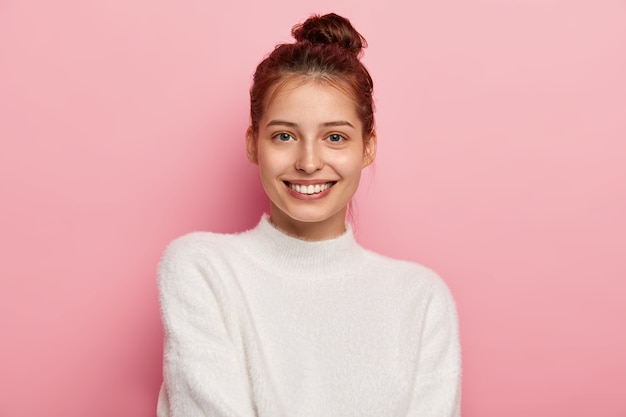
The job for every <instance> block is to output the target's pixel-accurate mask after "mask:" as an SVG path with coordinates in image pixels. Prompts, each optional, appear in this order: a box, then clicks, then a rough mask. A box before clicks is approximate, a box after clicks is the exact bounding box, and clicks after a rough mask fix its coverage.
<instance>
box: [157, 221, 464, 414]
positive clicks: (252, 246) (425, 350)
mask: <svg viewBox="0 0 626 417" xmlns="http://www.w3.org/2000/svg"><path fill="white" fill-rule="evenodd" d="M159 290H160V300H161V311H162V316H163V324H164V328H165V353H164V383H163V386H162V388H161V392H160V396H159V403H158V416H159V417H200V416H202V417H209V416H210V417H251V416H257V417H353V416H354V417H357V416H358V417H367V416H371V417H391V416H396V417H400V416H402V417H408V416H411V417H456V416H459V415H460V411H459V409H460V377H461V366H460V365H461V360H460V350H459V338H458V330H457V318H456V312H455V306H454V301H453V299H452V297H451V295H450V293H449V291H448V289H447V287H446V286H445V284H444V283H443V281H442V280H441V279H440V278H439V277H438V276H437V275H436V274H435V273H433V272H432V271H431V270H429V269H427V268H425V267H423V266H420V265H417V264H414V263H410V262H404V261H398V260H394V259H390V258H387V257H384V256H381V255H378V254H376V253H373V252H371V251H368V250H366V249H364V248H362V247H361V246H359V245H358V244H357V242H356V241H355V239H354V236H353V233H352V231H351V230H350V229H349V228H348V230H347V232H346V233H344V234H343V235H341V236H340V237H338V238H335V239H330V240H324V241H318V242H311V241H305V240H301V239H298V238H294V237H291V236H288V235H286V234H284V233H283V232H281V231H280V230H277V229H276V228H274V227H273V226H272V224H271V223H270V222H269V220H268V218H267V217H266V216H264V217H263V218H262V219H261V221H260V223H259V224H258V226H257V227H256V228H254V229H252V230H249V231H247V232H243V233H240V234H232V235H224V234H215V233H208V232H196V233H191V234H188V235H186V236H183V237H181V238H179V239H176V240H175V241H173V242H172V243H171V244H170V245H169V247H168V248H167V250H166V252H165V254H164V256H163V259H162V261H161V264H160V267H159Z"/></svg>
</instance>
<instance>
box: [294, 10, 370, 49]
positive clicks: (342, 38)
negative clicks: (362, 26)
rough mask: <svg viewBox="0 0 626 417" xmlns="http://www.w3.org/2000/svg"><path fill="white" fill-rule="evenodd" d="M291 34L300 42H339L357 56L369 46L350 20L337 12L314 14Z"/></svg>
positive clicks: (295, 27) (338, 43)
mask: <svg viewBox="0 0 626 417" xmlns="http://www.w3.org/2000/svg"><path fill="white" fill-rule="evenodd" d="M291 34H292V35H293V37H294V38H296V40H297V41H298V42H303V41H309V42H311V43H313V44H337V45H339V46H340V47H342V48H344V49H347V50H349V51H350V52H352V53H353V54H354V55H356V56H359V55H360V53H361V50H362V49H363V48H365V47H366V46H367V42H366V41H365V38H364V37H363V36H361V34H360V33H359V32H357V31H356V29H355V28H354V27H353V26H352V24H351V23H350V21H349V20H348V19H346V18H345V17H341V16H339V15H337V14H335V13H329V14H325V15H323V16H320V15H313V16H311V17H309V18H308V19H307V20H306V21H305V22H304V23H301V24H298V25H296V26H294V27H293V29H292V30H291Z"/></svg>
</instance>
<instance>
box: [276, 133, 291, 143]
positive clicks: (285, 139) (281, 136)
mask: <svg viewBox="0 0 626 417" xmlns="http://www.w3.org/2000/svg"><path fill="white" fill-rule="evenodd" d="M276 139H278V140H279V141H281V142H289V141H290V140H291V135H290V134H289V133H284V132H283V133H279V134H278V135H276Z"/></svg>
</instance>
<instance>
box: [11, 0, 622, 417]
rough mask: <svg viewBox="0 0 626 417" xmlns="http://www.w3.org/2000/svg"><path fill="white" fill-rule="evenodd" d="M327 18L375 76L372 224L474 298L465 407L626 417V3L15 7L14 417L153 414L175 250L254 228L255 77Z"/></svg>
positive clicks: (259, 197)
mask: <svg viewBox="0 0 626 417" xmlns="http://www.w3.org/2000/svg"><path fill="white" fill-rule="evenodd" d="M330 10H333V11H336V12H338V13H341V14H345V15H346V16H348V17H349V18H351V20H352V21H353V23H354V24H355V25H356V26H357V28H358V29H359V30H360V31H361V32H362V33H363V34H364V35H365V36H366V37H367V39H368V41H369V43H370V48H369V49H368V50H367V51H366V55H365V61H366V63H367V65H368V66H369V68H370V70H371V72H372V74H373V76H374V79H375V84H376V88H377V91H376V94H377V106H378V113H377V117H378V120H377V121H378V133H379V134H378V136H379V155H378V160H377V162H376V166H375V168H374V170H373V171H372V172H369V174H367V175H366V178H365V183H364V184H363V187H362V189H361V190H360V191H359V195H358V198H357V207H358V210H357V223H358V227H357V232H358V237H359V240H360V241H361V242H362V243H363V245H365V246H368V247H370V248H373V249H375V250H378V251H380V252H383V253H385V254H389V255H392V256H396V257H402V258H407V259H411V260H415V261H418V262H421V263H424V264H426V265H428V266H430V267H432V268H434V269H436V270H437V271H438V272H439V273H440V274H441V275H442V276H443V277H444V279H445V280H446V282H447V283H448V284H449V286H450V288H451V289H452V291H453V293H454V295H455V297H456V300H457V303H458V308H459V313H460V320H461V330H462V344H463V353H464V389H463V397H464V398H463V414H464V416H466V417H502V416H507V417H527V416H534V417H543V416H546V417H548V416H551V417H552V416H568V417H574V416H580V417H583V416H603V417H624V416H626V395H624V391H625V389H626V354H625V353H624V352H626V307H625V304H626V303H624V301H623V300H624V298H625V296H626V279H625V278H626V249H625V248H626V219H625V217H626V215H625V214H626V163H624V161H625V160H626V77H625V76H624V74H626V3H625V2H624V1H623V0H622V1H618V0H613V1H610V0H604V1H580V0H578V1H574V0H569V1H564V0H563V1H558V0H524V1H522V0H481V1H479V0H470V1H453V0H437V1H434V0H432V1H426V0H425V1H417V2H414V1H399V0H392V1H383V2H378V1H362V0H360V1H356V0H344V1H337V0H317V1H315V2H310V3H308V4H307V3H306V2H293V1H286V0H271V1H269V2H253V1H247V2H242V1H241V0H233V1H227V2H224V5H220V6H217V5H216V4H215V2H199V1H179V2H173V1H156V2H155V1H147V0H131V1H126V0H125V1H122V0H113V1H104V0H101V1H95V0H92V1H78V0H65V1H60V2H46V1H43V0H31V1H17V0H4V1H3V2H0V138H1V145H2V147H1V150H0V196H1V198H2V203H1V205H0V210H1V215H0V230H1V232H0V245H1V246H0V254H1V255H0V256H1V258H2V261H1V262H0V329H1V333H0V335H1V336H0V337H1V341H0V416H2V417H30V416H42V415H47V416H66V417H78V416H81V417H82V416H92V417H100V416H102V417H104V416H117V417H125V416H128V417H131V416H132V417H137V416H152V415H154V409H155V403H156V398H157V391H158V387H159V384H160V381H161V369H160V366H161V363H160V361H161V336H162V335H161V328H160V322H159V312H158V304H157V294H156V288H155V277H154V273H155V265H156V263H157V261H158V258H159V256H160V253H161V251H162V250H163V248H164V246H165V245H166V243H167V242H168V241H169V240H171V239H172V238H174V237H175V236H178V235H180V234H183V233H185V232H188V231H191V230H197V229H208V230H213V231H221V232H227V231H238V230H242V229H244V228H247V227H250V226H252V225H254V224H255V223H256V221H257V219H258V217H259V215H260V213H261V212H262V211H263V209H264V208H265V205H266V200H265V197H264V196H263V192H262V190H261V188H260V185H259V182H258V180H257V179H256V173H255V170H254V167H251V166H249V165H248V164H247V162H246V159H245V155H244V148H243V133H244V130H245V128H246V125H247V122H248V107H247V106H248V104H247V90H248V87H249V83H250V76H251V73H252V71H253V69H254V67H255V65H256V64H257V63H258V61H259V60H260V59H261V58H262V56H263V55H264V54H265V53H266V52H268V51H269V50H270V48H271V47H272V46H273V45H274V44H275V43H277V42H278V41H287V40H289V39H290V37H289V29H290V27H291V25H292V24H293V23H296V22H297V21H300V20H302V19H304V18H305V17H306V16H308V15H309V14H310V13H312V12H316V11H317V12H326V11H330Z"/></svg>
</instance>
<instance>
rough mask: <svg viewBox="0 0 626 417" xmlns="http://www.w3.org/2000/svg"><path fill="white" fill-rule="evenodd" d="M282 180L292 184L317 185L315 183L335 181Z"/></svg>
mask: <svg viewBox="0 0 626 417" xmlns="http://www.w3.org/2000/svg"><path fill="white" fill-rule="evenodd" d="M283 181H284V182H288V183H289V184H294V185H296V184H297V185H317V184H320V185H321V184H328V183H329V182H337V181H334V180H283Z"/></svg>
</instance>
